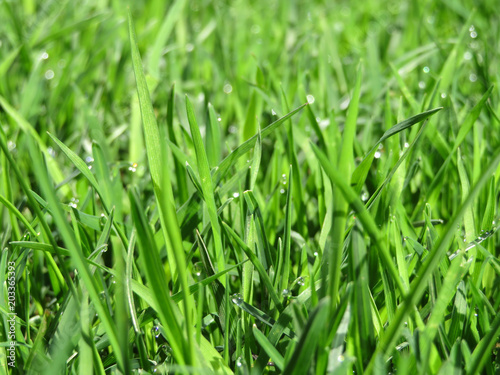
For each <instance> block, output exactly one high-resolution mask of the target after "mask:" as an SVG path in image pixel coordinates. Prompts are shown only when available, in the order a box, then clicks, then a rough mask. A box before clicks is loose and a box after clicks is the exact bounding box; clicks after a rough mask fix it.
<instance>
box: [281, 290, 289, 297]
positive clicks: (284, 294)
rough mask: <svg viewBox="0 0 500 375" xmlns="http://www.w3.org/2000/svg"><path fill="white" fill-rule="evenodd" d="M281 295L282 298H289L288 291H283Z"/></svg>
mask: <svg viewBox="0 0 500 375" xmlns="http://www.w3.org/2000/svg"><path fill="white" fill-rule="evenodd" d="M281 294H282V295H283V297H284V298H288V297H290V291H289V290H288V289H283V291H282V292H281Z"/></svg>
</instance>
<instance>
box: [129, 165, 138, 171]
mask: <svg viewBox="0 0 500 375" xmlns="http://www.w3.org/2000/svg"><path fill="white" fill-rule="evenodd" d="M128 170H129V171H130V172H132V173H133V172H135V171H136V170H137V163H132V164H131V165H130V167H128Z"/></svg>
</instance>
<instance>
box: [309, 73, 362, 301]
mask: <svg viewBox="0 0 500 375" xmlns="http://www.w3.org/2000/svg"><path fill="white" fill-rule="evenodd" d="M361 78H362V68H361V64H360V65H359V67H358V73H357V79H356V86H355V88H354V93H353V95H352V99H351V102H350V104H349V109H348V113H347V119H346V123H345V127H344V133H343V137H342V147H341V149H340V154H339V156H338V163H337V168H338V170H339V172H340V174H341V175H342V176H343V178H344V181H346V183H347V185H349V184H350V182H351V176H352V172H353V169H354V157H353V155H354V136H355V134H356V122H357V119H358V110H359V97H360V94H361ZM316 156H317V155H316ZM333 197H334V205H335V206H334V212H333V215H334V218H333V224H332V227H331V229H330V241H331V242H330V245H329V247H328V248H326V249H325V254H324V256H323V259H324V260H326V261H325V262H324V263H323V267H324V269H323V271H322V275H323V277H324V280H325V281H326V275H328V287H327V290H326V293H327V295H329V296H330V298H331V306H330V307H331V308H334V307H335V306H336V305H337V303H338V301H339V290H340V278H341V274H342V272H341V269H340V268H341V262H342V252H343V248H344V236H345V226H346V222H347V209H348V201H347V199H346V198H345V197H344V195H343V194H342V192H341V191H340V189H339V187H338V186H335V185H334V188H333Z"/></svg>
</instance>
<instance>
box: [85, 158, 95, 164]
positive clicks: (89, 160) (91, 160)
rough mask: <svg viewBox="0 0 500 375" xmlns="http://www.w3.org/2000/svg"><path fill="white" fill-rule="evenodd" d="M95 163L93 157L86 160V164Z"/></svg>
mask: <svg viewBox="0 0 500 375" xmlns="http://www.w3.org/2000/svg"><path fill="white" fill-rule="evenodd" d="M93 161H94V158H93V157H92V156H87V157H86V158H85V163H87V164H88V163H92V162H93Z"/></svg>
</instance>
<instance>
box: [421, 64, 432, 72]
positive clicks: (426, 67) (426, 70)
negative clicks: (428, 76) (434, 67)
mask: <svg viewBox="0 0 500 375" xmlns="http://www.w3.org/2000/svg"><path fill="white" fill-rule="evenodd" d="M422 70H423V71H424V73H429V72H430V71H431V70H430V69H429V67H428V66H424V68H423V69H422Z"/></svg>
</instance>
